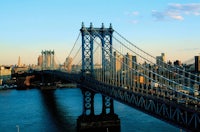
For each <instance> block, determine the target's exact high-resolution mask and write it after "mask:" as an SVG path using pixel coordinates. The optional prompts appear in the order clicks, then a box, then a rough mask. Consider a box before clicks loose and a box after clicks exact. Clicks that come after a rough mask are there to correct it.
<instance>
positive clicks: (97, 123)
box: [77, 88, 120, 132]
mask: <svg viewBox="0 0 200 132" xmlns="http://www.w3.org/2000/svg"><path fill="white" fill-rule="evenodd" d="M82 94H83V113H82V115H80V116H79V117H78V119H77V131H78V132H94V131H101V132H120V119H119V118H118V115H116V114H115V113H114V107H113V100H112V99H111V98H110V97H107V96H102V113H101V114H100V115H95V114H94V95H95V93H94V92H92V91H90V90H87V89H84V88H82ZM108 109H109V111H108V112H107V111H106V110H108Z"/></svg>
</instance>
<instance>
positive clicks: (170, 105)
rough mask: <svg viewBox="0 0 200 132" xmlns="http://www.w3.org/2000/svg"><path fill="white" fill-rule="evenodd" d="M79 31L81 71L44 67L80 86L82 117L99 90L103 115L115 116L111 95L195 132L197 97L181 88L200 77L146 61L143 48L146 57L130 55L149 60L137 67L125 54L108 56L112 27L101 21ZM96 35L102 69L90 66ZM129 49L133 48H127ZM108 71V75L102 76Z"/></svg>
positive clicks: (199, 109)
mask: <svg viewBox="0 0 200 132" xmlns="http://www.w3.org/2000/svg"><path fill="white" fill-rule="evenodd" d="M80 31H81V34H82V70H81V71H80V72H79V73H77V72H76V73H73V72H71V73H68V72H66V71H60V70H56V71H45V73H48V74H53V75H54V76H57V77H60V78H63V79H66V80H67V81H71V82H75V83H77V84H79V86H80V87H81V88H82V93H83V113H82V117H83V119H86V118H85V117H87V116H89V117H91V116H92V115H94V104H93V103H94V96H95V94H96V93H101V94H102V102H103V103H102V115H106V114H111V115H114V106H113V99H115V100H118V101H120V102H122V103H124V104H127V105H129V106H132V107H134V108H136V109H138V110H141V111H143V112H145V113H147V114H149V115H152V116H154V117H156V118H159V119H161V120H164V121H166V122H168V123H170V124H172V125H175V126H178V127H180V128H183V129H185V130H187V131H199V130H200V99H199V97H200V96H199V95H195V94H196V93H194V95H191V94H187V93H184V92H185V91H186V90H184V89H189V90H191V87H193V88H194V87H198V88H200V77H199V76H197V75H195V74H193V73H188V72H186V71H185V70H184V69H183V70H182V69H179V68H176V67H172V66H170V65H167V64H166V63H164V62H159V65H157V64H155V63H152V62H151V61H149V60H148V59H146V58H148V57H149V56H150V55H149V54H147V53H146V52H144V51H142V53H144V54H147V55H148V57H146V56H141V55H140V54H138V53H137V52H136V53H135V54H136V55H137V56H140V57H141V58H143V59H144V60H145V62H146V61H147V62H148V63H149V64H146V63H144V64H143V65H141V64H140V63H137V62H136V61H133V60H131V59H130V58H128V57H126V56H124V57H125V58H124V60H125V61H123V60H121V59H119V60H118V58H117V57H116V56H115V55H113V53H118V54H120V52H119V51H117V50H116V49H114V48H113V45H112V41H113V40H112V39H113V38H114V37H113V32H114V30H113V28H112V26H111V25H110V27H109V28H105V27H104V25H103V24H102V27H101V28H94V27H93V26H92V24H90V27H85V26H84V24H83V23H82V27H81V29H80ZM115 32H116V31H115ZM96 37H99V38H100V40H101V44H100V45H101V49H102V51H101V52H102V67H101V68H99V69H94V49H93V48H94V41H95V38H96ZM126 41H127V40H126ZM128 42H129V41H128ZM120 44H122V45H123V43H120ZM125 47H127V46H125ZM134 47H136V46H134ZM113 51H114V52H113ZM129 51H131V52H133V50H132V49H130V50H129ZM122 54H123V53H121V55H122ZM150 57H151V56H150ZM113 60H116V61H118V62H120V64H121V65H122V67H125V68H122V69H123V70H119V71H117V70H113V68H114V66H115V65H114V64H113V62H112V61H113ZM128 62H130V63H128ZM124 69H125V70H124ZM107 71H109V73H110V74H109V75H106V73H107ZM140 78H142V79H141V80H140ZM109 79H111V80H112V81H109ZM180 87H181V89H180ZM192 90H193V89H192ZM198 92H199V91H198ZM81 119H82V118H81ZM116 119H117V118H116ZM118 123H119V122H118Z"/></svg>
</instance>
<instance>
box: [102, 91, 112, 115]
mask: <svg viewBox="0 0 200 132" xmlns="http://www.w3.org/2000/svg"><path fill="white" fill-rule="evenodd" d="M107 110H108V111H107ZM102 114H103V115H106V114H114V106H113V99H112V98H110V97H108V96H104V95H102Z"/></svg>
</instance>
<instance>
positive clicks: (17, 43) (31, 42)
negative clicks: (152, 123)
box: [0, 0, 200, 65]
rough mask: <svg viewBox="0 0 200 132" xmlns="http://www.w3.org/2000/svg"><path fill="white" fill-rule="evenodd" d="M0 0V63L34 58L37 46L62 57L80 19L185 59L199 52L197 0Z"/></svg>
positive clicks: (199, 10) (38, 51)
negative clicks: (110, 27)
mask: <svg viewBox="0 0 200 132" xmlns="http://www.w3.org/2000/svg"><path fill="white" fill-rule="evenodd" d="M149 2H151V3H152V4H147V3H146V1H145V0H141V1H138V0H132V1H131V0H128V1H125V2H124V1H119V0H117V1H106V0H102V1H101V2H93V1H92V0H85V1H81V0H74V1H65V0H59V1H53V0H48V1H47V0H44V1H39V0H35V1H24V0H19V1H14V0H10V1H6V0H3V1H1V2H0V17H1V21H0V47H1V48H0V57H1V59H0V65H10V64H17V61H18V57H19V56H20V58H21V63H22V64H37V58H38V56H39V55H40V54H41V51H42V50H45V49H48V50H54V51H55V54H56V58H57V59H58V60H57V61H58V63H62V64H63V63H64V61H65V59H66V57H67V56H68V54H69V52H70V50H71V49H72V47H73V44H74V42H75V40H76V38H77V36H78V34H79V32H80V31H79V30H80V28H81V23H82V22H84V23H85V26H89V25H90V22H92V23H93V26H94V27H101V23H104V25H105V27H108V26H109V24H110V23H112V26H113V29H114V30H116V31H117V32H119V33H120V34H122V35H123V36H125V37H126V38H127V39H128V40H129V41H131V42H133V43H134V44H135V45H137V46H138V47H140V48H141V49H143V50H145V51H146V52H148V53H150V54H152V55H153V56H158V55H160V54H161V53H165V54H166V60H172V61H175V60H177V59H178V60H181V61H183V62H184V61H187V60H189V59H191V58H194V56H196V55H199V53H200V47H199V42H200V38H199V36H198V35H199V34H200V31H199V30H198V29H199V28H200V25H199V21H200V3H198V1H197V0H191V1H189V2H188V1H186V0H173V1H172V0H169V1H157V0H151V1H149Z"/></svg>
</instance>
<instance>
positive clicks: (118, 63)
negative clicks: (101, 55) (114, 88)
mask: <svg viewBox="0 0 200 132" xmlns="http://www.w3.org/2000/svg"><path fill="white" fill-rule="evenodd" d="M121 69H122V56H121V55H119V54H117V53H116V52H114V58H113V70H114V72H118V71H120V70H121Z"/></svg>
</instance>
